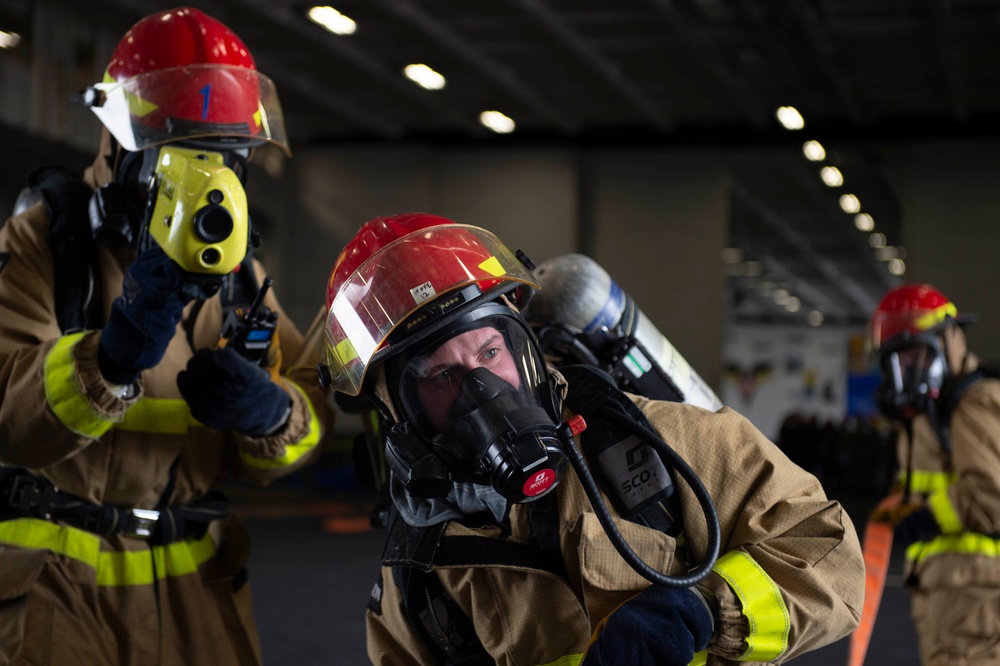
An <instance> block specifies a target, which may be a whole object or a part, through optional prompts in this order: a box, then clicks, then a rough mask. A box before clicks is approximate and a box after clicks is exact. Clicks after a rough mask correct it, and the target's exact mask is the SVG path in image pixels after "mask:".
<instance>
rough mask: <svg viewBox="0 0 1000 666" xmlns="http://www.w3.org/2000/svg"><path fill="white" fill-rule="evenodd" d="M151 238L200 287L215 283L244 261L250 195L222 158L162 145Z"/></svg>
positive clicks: (157, 167) (219, 155)
mask: <svg viewBox="0 0 1000 666" xmlns="http://www.w3.org/2000/svg"><path fill="white" fill-rule="evenodd" d="M152 186H153V187H152V190H151V191H152V193H153V196H152V197H151V199H152V201H151V206H152V212H151V213H150V218H149V235H150V236H152V237H153V239H155V240H156V242H157V243H159V245H160V247H162V248H163V251H164V252H165V253H166V254H167V256H169V257H170V258H171V259H173V260H174V261H175V262H177V264H178V265H179V266H180V267H181V268H182V269H184V271H185V272H186V273H188V278H189V279H190V280H193V281H196V282H204V283H209V284H217V283H218V282H219V281H221V280H222V276H223V275H225V274H226V273H229V272H230V271H232V270H233V269H234V268H236V266H238V265H239V263H240V262H241V261H242V260H243V257H244V256H246V252H247V244H248V238H249V228H250V221H249V214H248V212H247V198H246V192H244V191H243V185H242V183H240V180H239V178H238V177H237V175H236V173H235V172H234V171H233V170H232V169H230V168H229V167H227V166H226V165H225V162H224V159H223V156H222V154H221V153H216V152H212V151H209V150H200V149H197V148H178V147H175V146H163V147H161V148H160V152H159V156H158V158H157V164H156V170H155V172H154V174H153V178H152Z"/></svg>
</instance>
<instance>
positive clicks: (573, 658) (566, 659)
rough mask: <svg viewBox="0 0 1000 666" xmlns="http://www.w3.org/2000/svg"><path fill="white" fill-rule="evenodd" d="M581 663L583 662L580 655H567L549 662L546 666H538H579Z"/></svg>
mask: <svg viewBox="0 0 1000 666" xmlns="http://www.w3.org/2000/svg"><path fill="white" fill-rule="evenodd" d="M581 661H583V655H582V654H567V655H565V656H562V657H559V658H558V659H556V660H555V661H550V662H548V663H547V664H538V666H579V664H580V662H581Z"/></svg>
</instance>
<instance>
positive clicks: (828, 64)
mask: <svg viewBox="0 0 1000 666" xmlns="http://www.w3.org/2000/svg"><path fill="white" fill-rule="evenodd" d="M785 4H786V6H787V7H789V8H790V9H791V10H792V11H793V12H794V13H795V15H796V16H797V17H798V19H799V22H800V23H801V24H802V27H803V29H804V30H805V37H806V41H807V42H808V43H810V44H812V45H813V46H814V48H815V51H816V55H817V56H818V57H819V61H820V64H821V65H822V66H823V70H824V71H825V72H826V75H827V76H828V77H830V80H831V81H833V85H834V87H835V88H836V89H837V93H838V96H839V98H840V102H841V104H843V105H844V109H845V110H846V111H847V113H848V115H849V116H850V117H851V120H853V121H854V123H855V124H856V125H863V124H865V119H864V115H863V114H862V113H861V105H860V104H859V103H858V96H857V94H855V91H854V84H853V83H852V82H851V80H850V78H849V77H848V76H847V74H845V73H844V71H843V70H842V69H841V68H840V66H839V65H838V64H837V56H836V52H835V50H834V48H833V44H831V43H830V38H829V37H828V36H827V34H826V31H825V30H824V29H823V25H822V23H821V22H820V20H819V17H818V16H817V15H816V10H815V9H813V7H812V5H811V4H810V3H809V2H806V1H805V0H786V2H785Z"/></svg>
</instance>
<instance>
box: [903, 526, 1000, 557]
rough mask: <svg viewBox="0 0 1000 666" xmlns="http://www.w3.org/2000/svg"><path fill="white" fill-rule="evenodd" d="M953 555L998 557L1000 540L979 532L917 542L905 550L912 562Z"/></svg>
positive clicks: (946, 535)
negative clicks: (936, 556)
mask: <svg viewBox="0 0 1000 666" xmlns="http://www.w3.org/2000/svg"><path fill="white" fill-rule="evenodd" d="M954 554H960V555H983V556H986V557H1000V539H994V538H993V537H991V536H987V535H985V534H980V533H979V532H965V533H963V534H945V535H942V536H938V537H934V539H932V540H930V541H917V542H915V543H911V544H910V545H909V546H907V548H906V559H907V560H910V561H912V562H923V561H924V560H926V559H927V558H929V557H934V556H935V555H954Z"/></svg>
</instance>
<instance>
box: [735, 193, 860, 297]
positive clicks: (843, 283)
mask: <svg viewBox="0 0 1000 666" xmlns="http://www.w3.org/2000/svg"><path fill="white" fill-rule="evenodd" d="M732 189H733V196H734V197H736V199H737V200H739V201H740V202H741V203H742V204H743V205H745V206H747V207H748V208H749V209H750V210H752V211H753V212H754V213H756V215H757V217H758V218H759V219H760V220H761V221H762V222H764V223H765V224H766V225H767V226H768V227H770V228H771V229H773V230H774V232H775V233H778V234H780V235H781V236H783V237H784V239H785V240H786V241H787V242H788V243H789V244H790V245H792V246H793V247H795V248H796V249H797V250H798V251H799V252H800V253H801V254H802V256H803V258H804V259H805V260H806V261H808V262H809V263H810V264H812V265H813V266H815V267H816V269H817V270H818V271H819V272H820V273H822V274H823V275H824V276H825V277H826V278H827V279H828V280H829V281H830V285H831V287H832V288H833V289H836V290H838V291H840V292H842V293H843V294H844V295H845V296H847V298H848V299H850V301H851V302H852V303H854V304H855V305H856V306H857V307H858V309H859V311H860V312H863V313H866V314H870V313H871V312H874V310H875V306H876V305H877V304H878V301H877V300H876V299H875V298H873V297H872V296H871V294H869V293H868V290H867V289H865V288H864V287H862V286H861V285H859V284H858V283H857V282H856V281H855V280H854V278H853V277H851V276H849V275H846V274H845V273H844V272H843V271H841V270H840V269H839V268H838V267H837V265H836V264H835V263H834V262H833V261H831V260H829V259H827V258H826V257H824V256H822V255H821V254H819V253H818V252H816V251H815V250H813V248H812V244H811V243H810V242H809V239H808V238H807V237H806V236H805V235H804V234H802V233H800V232H799V231H798V230H796V229H795V228H794V227H793V226H792V225H791V224H789V223H788V222H787V221H785V220H784V219H782V218H781V216H779V215H778V214H777V213H775V212H774V211H773V210H772V209H771V208H770V207H769V206H768V205H767V204H765V203H764V202H763V201H761V200H760V199H759V198H757V197H756V196H755V195H754V194H752V193H751V192H750V191H749V190H748V189H747V188H746V187H745V186H744V185H743V184H741V183H740V182H738V181H736V180H733V183H732Z"/></svg>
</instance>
